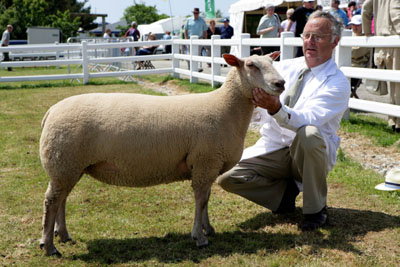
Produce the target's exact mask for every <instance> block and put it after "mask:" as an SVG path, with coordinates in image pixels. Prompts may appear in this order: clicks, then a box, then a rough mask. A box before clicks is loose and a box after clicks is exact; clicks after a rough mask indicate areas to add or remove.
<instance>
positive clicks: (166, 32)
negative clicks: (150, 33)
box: [163, 31, 172, 54]
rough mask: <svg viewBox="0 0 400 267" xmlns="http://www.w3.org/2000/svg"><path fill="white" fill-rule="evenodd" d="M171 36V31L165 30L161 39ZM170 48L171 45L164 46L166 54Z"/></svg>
mask: <svg viewBox="0 0 400 267" xmlns="http://www.w3.org/2000/svg"><path fill="white" fill-rule="evenodd" d="M171 39H172V36H171V32H170V31H165V34H164V35H163V40H171ZM171 49H172V45H166V46H165V53H166V54H171Z"/></svg>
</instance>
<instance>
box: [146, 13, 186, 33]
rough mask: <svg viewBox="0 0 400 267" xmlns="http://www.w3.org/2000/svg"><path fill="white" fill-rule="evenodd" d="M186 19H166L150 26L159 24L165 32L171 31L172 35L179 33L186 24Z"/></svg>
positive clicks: (178, 17)
mask: <svg viewBox="0 0 400 267" xmlns="http://www.w3.org/2000/svg"><path fill="white" fill-rule="evenodd" d="M185 20H186V18H185V17H180V16H176V17H172V18H166V19H161V20H159V21H156V22H153V23H152V24H150V25H154V24H158V25H161V26H162V28H163V29H164V31H170V32H171V33H174V32H175V33H177V32H179V31H180V29H181V27H182V24H183V23H184V22H185Z"/></svg>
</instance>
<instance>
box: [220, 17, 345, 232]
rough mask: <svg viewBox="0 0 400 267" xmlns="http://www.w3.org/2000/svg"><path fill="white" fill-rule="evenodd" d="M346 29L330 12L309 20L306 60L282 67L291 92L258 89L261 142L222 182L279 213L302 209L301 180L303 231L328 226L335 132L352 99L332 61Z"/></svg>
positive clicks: (336, 144) (256, 100) (288, 62)
mask: <svg viewBox="0 0 400 267" xmlns="http://www.w3.org/2000/svg"><path fill="white" fill-rule="evenodd" d="M341 28H342V26H341V24H340V23H339V22H338V21H337V20H336V19H335V18H334V17H333V16H332V15H331V14H329V13H328V12H323V11H316V12H315V13H313V14H312V15H311V16H310V18H309V20H308V22H307V24H306V26H305V28H304V32H303V35H302V36H303V52H304V55H305V56H304V57H300V58H295V59H289V60H284V61H281V62H279V63H277V64H276V68H277V70H278V71H279V73H280V74H281V75H282V77H283V78H284V79H285V81H286V85H287V86H286V88H289V89H287V90H285V91H284V92H283V94H282V95H281V96H280V97H278V96H272V95H268V94H267V93H265V91H263V90H262V89H259V88H255V89H254V91H253V97H254V98H253V103H254V104H255V105H256V106H258V107H261V109H260V108H258V110H260V112H261V118H262V121H263V122H264V125H263V127H262V129H261V131H260V132H261V135H262V137H261V138H260V140H258V141H257V143H256V144H255V145H254V146H252V147H250V148H248V149H246V150H245V151H244V152H243V155H242V159H241V161H240V162H239V163H238V164H237V165H236V166H235V167H234V168H233V169H231V170H230V171H228V172H226V173H224V174H222V175H221V176H220V177H219V178H218V180H217V182H218V184H220V185H221V186H222V188H223V189H225V190H227V191H229V192H232V193H235V194H238V195H240V196H243V197H245V198H247V199H249V200H251V201H253V202H255V203H257V204H259V205H262V206H264V207H266V208H268V209H270V210H272V212H273V213H277V214H287V213H292V212H294V211H295V199H296V196H297V195H298V194H299V188H298V186H297V184H296V183H299V184H300V183H301V184H300V185H301V187H302V190H303V214H304V219H303V221H302V222H301V224H300V225H299V227H300V229H301V230H303V231H309V230H315V229H317V228H320V227H322V226H324V225H326V224H327V223H328V213H327V206H326V205H327V201H326V198H327V181H326V178H327V175H328V173H329V171H330V170H331V169H332V168H333V166H334V164H335V162H336V151H337V149H338V147H339V143H340V139H339V137H338V136H337V134H336V131H337V130H338V129H339V126H340V124H339V123H340V120H341V118H342V115H343V113H344V112H345V110H346V109H347V107H348V101H349V96H350V86H349V82H348V80H347V78H346V77H345V76H344V74H343V73H342V72H341V71H340V70H339V69H338V67H337V66H336V63H335V62H334V60H333V59H332V53H333V50H334V48H335V47H336V45H337V44H338V42H339V40H340V37H341ZM274 66H275V65H274ZM304 70H307V72H306V73H305V74H304V75H301V74H302V73H303V71H304ZM303 76H304V77H303ZM296 94H297V96H296ZM297 99H298V100H297ZM295 181H296V182H295Z"/></svg>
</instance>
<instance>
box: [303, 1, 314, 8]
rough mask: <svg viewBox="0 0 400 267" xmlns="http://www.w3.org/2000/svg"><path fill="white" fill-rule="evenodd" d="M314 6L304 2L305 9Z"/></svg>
mask: <svg viewBox="0 0 400 267" xmlns="http://www.w3.org/2000/svg"><path fill="white" fill-rule="evenodd" d="M313 5H314V2H304V7H305V8H307V9H311V8H312V7H313Z"/></svg>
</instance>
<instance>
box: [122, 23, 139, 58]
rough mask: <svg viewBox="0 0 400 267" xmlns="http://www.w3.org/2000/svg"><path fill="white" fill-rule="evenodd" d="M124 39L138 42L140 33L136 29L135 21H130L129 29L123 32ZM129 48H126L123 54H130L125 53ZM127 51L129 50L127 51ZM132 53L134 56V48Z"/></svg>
mask: <svg viewBox="0 0 400 267" xmlns="http://www.w3.org/2000/svg"><path fill="white" fill-rule="evenodd" d="M124 37H133V41H135V42H136V41H138V40H139V38H140V32H139V30H138V29H137V23H136V21H132V23H131V27H130V28H129V29H128V30H127V31H126V32H125V35H124ZM128 49H129V48H127V49H126V50H125V51H124V52H125V53H126V54H130V53H129V52H127V50H128ZM128 51H129V50H128ZM133 52H134V54H136V47H134V48H133Z"/></svg>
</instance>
